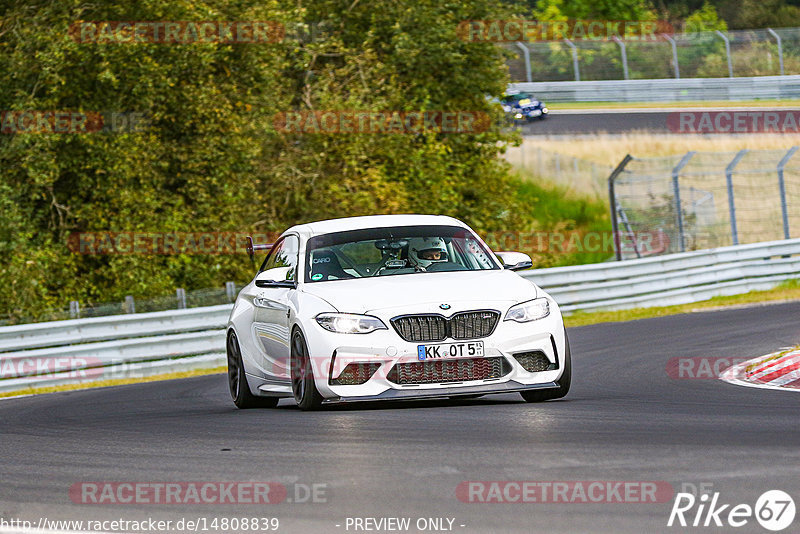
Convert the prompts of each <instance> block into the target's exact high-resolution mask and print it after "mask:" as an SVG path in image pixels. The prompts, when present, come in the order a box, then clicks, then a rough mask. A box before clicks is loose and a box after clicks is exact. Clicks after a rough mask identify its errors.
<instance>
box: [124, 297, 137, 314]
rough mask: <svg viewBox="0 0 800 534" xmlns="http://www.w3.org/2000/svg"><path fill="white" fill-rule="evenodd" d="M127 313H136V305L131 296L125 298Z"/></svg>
mask: <svg viewBox="0 0 800 534" xmlns="http://www.w3.org/2000/svg"><path fill="white" fill-rule="evenodd" d="M125 313H136V303H135V302H134V301H133V297H132V296H131V295H128V296H126V297H125Z"/></svg>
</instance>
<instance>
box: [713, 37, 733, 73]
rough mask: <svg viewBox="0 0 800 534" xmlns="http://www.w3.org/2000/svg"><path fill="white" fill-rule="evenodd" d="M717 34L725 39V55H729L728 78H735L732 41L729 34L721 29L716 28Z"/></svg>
mask: <svg viewBox="0 0 800 534" xmlns="http://www.w3.org/2000/svg"><path fill="white" fill-rule="evenodd" d="M716 34H717V35H719V36H720V37H722V40H723V41H725V55H726V56H728V78H733V62H731V41H730V39H728V36H727V35H725V34H724V33H722V32H721V31H719V30H716Z"/></svg>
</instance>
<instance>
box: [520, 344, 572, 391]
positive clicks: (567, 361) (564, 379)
mask: <svg viewBox="0 0 800 534" xmlns="http://www.w3.org/2000/svg"><path fill="white" fill-rule="evenodd" d="M564 347H565V348H566V351H565V352H564V372H563V373H561V378H559V379H558V380H556V384H557V385H558V387H557V388H553V389H533V390H531V391H522V392H520V395H522V398H523V399H525V401H526V402H542V401H546V400H552V399H560V398H561V397H563V396H565V395H566V394H567V393H569V386H570V384H571V383H572V356H571V355H570V350H569V338H568V337H567V331H566V330H564Z"/></svg>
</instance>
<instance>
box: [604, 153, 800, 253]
mask: <svg viewBox="0 0 800 534" xmlns="http://www.w3.org/2000/svg"><path fill="white" fill-rule="evenodd" d="M797 150H798V147H796V146H795V147H792V148H789V149H786V150H741V151H739V152H688V153H686V154H682V155H678V156H669V157H661V158H645V159H639V158H630V157H627V158H626V159H625V160H623V162H622V163H621V164H620V166H619V167H618V168H617V170H616V171H615V172H614V173H612V175H611V177H610V178H609V193H610V196H609V198H610V201H611V203H612V205H614V206H615V208H616V209H615V210H614V218H613V219H612V220H613V222H614V224H615V228H614V230H615V232H616V231H618V232H620V233H621V234H622V235H633V236H637V235H643V236H648V239H650V238H651V236H662V237H663V239H662V242H661V243H660V244H659V246H657V247H654V246H653V245H652V244H651V243H639V246H638V247H635V248H633V249H631V250H623V252H622V254H621V256H622V257H623V258H630V257H637V256H638V257H641V256H645V255H648V254H653V253H658V254H662V253H664V254H666V253H673V252H682V251H687V250H701V249H708V248H714V247H721V246H727V245H738V244H745V243H758V242H764V241H773V240H780V239H789V238H796V237H800V156H796V157H795V155H796V153H797ZM678 206H680V209H678Z"/></svg>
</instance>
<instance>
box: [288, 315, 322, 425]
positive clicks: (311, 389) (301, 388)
mask: <svg viewBox="0 0 800 534" xmlns="http://www.w3.org/2000/svg"><path fill="white" fill-rule="evenodd" d="M291 365H292V393H294V400H296V401H297V405H298V406H299V407H300V409H301V410H303V411H310V410H318V409H319V407H320V406H322V395H320V394H319V391H317V386H316V385H315V384H314V369H313V367H312V365H311V357H310V356H309V354H308V345H306V339H305V337H303V333H302V332H301V331H300V329H297V330H295V331H294V334H292V363H291Z"/></svg>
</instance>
